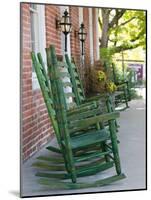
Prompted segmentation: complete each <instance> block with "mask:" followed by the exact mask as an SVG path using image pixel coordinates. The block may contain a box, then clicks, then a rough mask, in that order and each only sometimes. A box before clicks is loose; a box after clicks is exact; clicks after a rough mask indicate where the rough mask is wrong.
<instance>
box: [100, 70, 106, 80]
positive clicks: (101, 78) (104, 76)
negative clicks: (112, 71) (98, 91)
mask: <svg viewBox="0 0 151 200" xmlns="http://www.w3.org/2000/svg"><path fill="white" fill-rule="evenodd" d="M98 80H99V81H105V80H106V75H105V73H104V72H103V71H101V70H100V71H98Z"/></svg>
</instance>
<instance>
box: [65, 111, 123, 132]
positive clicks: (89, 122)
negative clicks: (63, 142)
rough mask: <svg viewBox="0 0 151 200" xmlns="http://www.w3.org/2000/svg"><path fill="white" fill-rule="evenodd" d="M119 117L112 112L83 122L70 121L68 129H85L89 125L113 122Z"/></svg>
mask: <svg viewBox="0 0 151 200" xmlns="http://www.w3.org/2000/svg"><path fill="white" fill-rule="evenodd" d="M92 112H93V111H92ZM119 116H120V113H119V112H112V113H106V114H101V115H97V116H94V117H90V118H87V119H83V120H78V121H71V122H70V123H69V128H72V129H75V130H76V129H79V128H80V129H81V128H87V127H89V126H90V125H94V124H96V123H99V122H105V121H108V120H114V119H116V118H118V117H119Z"/></svg>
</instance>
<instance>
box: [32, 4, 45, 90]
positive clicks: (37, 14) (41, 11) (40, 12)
mask: <svg viewBox="0 0 151 200" xmlns="http://www.w3.org/2000/svg"><path fill="white" fill-rule="evenodd" d="M36 6H37V7H36V10H35V9H33V8H31V7H30V12H33V14H34V15H33V16H34V24H33V25H32V26H34V30H35V33H34V34H35V35H34V37H35V41H36V42H35V44H36V45H35V52H36V53H38V52H40V53H41V55H42V57H43V60H44V63H45V64H46V54H45V48H46V29H45V6H44V5H36ZM32 88H33V90H36V89H39V88H40V86H39V83H38V80H37V76H36V72H35V71H32Z"/></svg>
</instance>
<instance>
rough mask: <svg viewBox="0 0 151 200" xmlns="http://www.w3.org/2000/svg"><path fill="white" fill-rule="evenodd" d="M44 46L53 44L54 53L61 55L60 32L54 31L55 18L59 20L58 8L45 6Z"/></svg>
mask: <svg viewBox="0 0 151 200" xmlns="http://www.w3.org/2000/svg"><path fill="white" fill-rule="evenodd" d="M45 16H46V19H45V20H46V46H47V47H48V46H49V45H50V44H54V45H55V48H56V53H57V54H61V31H60V30H58V29H56V18H58V17H59V18H60V8H59V6H52V5H46V6H45Z"/></svg>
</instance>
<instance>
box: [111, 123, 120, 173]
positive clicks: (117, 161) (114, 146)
mask: <svg viewBox="0 0 151 200" xmlns="http://www.w3.org/2000/svg"><path fill="white" fill-rule="evenodd" d="M109 128H110V136H111V144H112V150H113V156H114V161H115V168H116V172H117V174H118V175H119V174H121V164H120V157H119V152H118V143H117V136H116V133H115V123H114V121H113V120H110V121H109Z"/></svg>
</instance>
